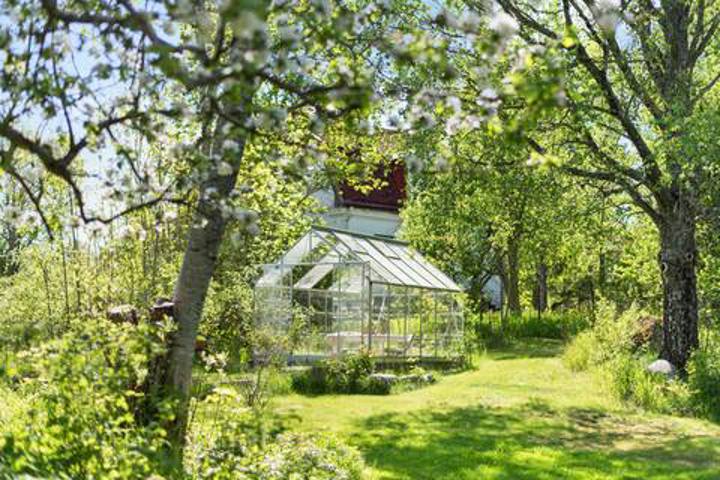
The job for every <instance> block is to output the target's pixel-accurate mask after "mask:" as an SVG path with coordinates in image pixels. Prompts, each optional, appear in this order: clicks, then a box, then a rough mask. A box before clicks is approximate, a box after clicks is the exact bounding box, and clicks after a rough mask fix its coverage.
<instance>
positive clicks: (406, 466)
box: [276, 341, 720, 480]
mask: <svg viewBox="0 0 720 480" xmlns="http://www.w3.org/2000/svg"><path fill="white" fill-rule="evenodd" d="M560 350H561V345H560V344H559V343H554V342H551V341H533V342H530V343H528V344H524V345H519V346H515V347H514V348H508V349H505V350H503V351H494V352H490V353H488V354H487V355H485V356H483V357H482V358H481V359H479V360H478V362H477V368H476V369H474V370H472V371H467V372H464V373H460V374H456V375H449V376H446V377H444V378H442V379H441V380H440V381H439V382H438V383H437V384H436V385H433V386H431V387H427V388H424V389H421V390H416V391H412V392H406V393H402V394H398V395H392V396H386V397H377V396H359V395H339V396H320V397H303V396H299V395H288V396H284V397H280V398H278V399H277V401H276V407H277V409H278V410H279V411H281V412H283V413H288V414H294V415H293V416H294V417H295V418H298V420H297V422H298V423H297V425H296V427H295V428H297V429H301V430H309V431H329V432H333V433H335V434H337V435H338V436H340V437H342V438H344V439H345V440H346V441H347V442H349V443H351V444H352V445H354V446H355V447H357V448H358V449H359V450H360V451H361V452H362V454H363V456H364V457H365V459H366V461H367V463H368V465H369V466H370V476H371V477H372V478H375V479H673V480H676V479H718V478H720V427H719V426H717V425H714V424H711V423H708V422H704V421H700V420H695V419H686V418H676V417H668V416H660V415H650V414H645V413H642V412H637V411H633V410H630V409H628V408H626V407H623V406H621V405H617V404H616V403H615V402H613V401H612V399H610V398H609V395H608V394H607V393H606V392H605V391H604V389H603V386H602V384H601V383H602V382H600V381H599V380H598V378H597V377H596V376H593V375H592V374H577V373H572V372H570V371H569V370H567V369H566V368H565V367H564V366H563V365H562V363H561V361H560V359H559V356H558V355H559V353H560Z"/></svg>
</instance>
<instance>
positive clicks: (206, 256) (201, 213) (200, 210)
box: [161, 125, 245, 447]
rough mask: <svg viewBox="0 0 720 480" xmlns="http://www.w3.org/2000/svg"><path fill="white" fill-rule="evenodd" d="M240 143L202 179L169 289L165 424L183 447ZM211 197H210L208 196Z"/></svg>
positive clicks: (215, 147) (216, 145) (219, 141)
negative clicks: (226, 166)
mask: <svg viewBox="0 0 720 480" xmlns="http://www.w3.org/2000/svg"><path fill="white" fill-rule="evenodd" d="M221 130H222V125H219V126H217V127H216V129H215V131H216V133H215V139H214V140H213V143H214V145H213V150H218V149H219V148H220V145H222V138H221V137H222V135H220V134H219V133H218V132H219V131H221ZM237 142H238V149H237V153H236V155H237V156H236V158H235V160H236V161H235V162H234V163H235V165H233V173H232V174H231V175H227V176H221V175H219V174H217V173H216V172H212V173H211V175H210V178H209V179H208V180H207V181H206V182H205V183H204V184H203V185H202V187H201V190H200V198H199V200H198V205H197V210H196V213H195V217H194V219H193V224H192V225H191V226H190V231H189V233H188V243H187V247H186V250H185V255H184V257H183V263H182V267H181V269H180V274H179V276H178V279H177V282H176V284H175V292H174V295H173V303H174V311H173V314H174V318H175V321H176V323H177V331H176V332H175V334H174V335H173V338H172V341H171V344H170V349H169V352H168V355H167V361H166V363H165V367H164V368H165V369H166V370H165V371H164V372H163V374H162V380H161V381H162V383H163V384H164V388H163V393H164V396H168V395H169V396H171V397H174V398H175V399H176V400H177V401H178V402H179V405H178V406H177V408H176V418H175V419H174V420H173V422H172V424H170V425H169V432H168V434H169V438H170V441H171V442H172V443H173V444H174V445H177V446H179V447H182V446H183V444H184V441H185V431H186V428H187V422H188V403H189V397H190V388H191V386H192V363H193V355H194V353H195V340H196V337H197V331H198V325H199V323H200V319H201V316H202V311H203V306H204V304H205V297H206V295H207V292H208V288H209V286H210V280H211V278H212V275H213V273H214V271H215V266H216V263H217V257H218V252H219V250H220V244H221V242H222V238H223V234H224V232H225V226H226V220H225V218H224V216H223V213H222V210H221V208H220V205H219V202H218V200H224V199H227V198H228V197H229V195H230V193H231V192H232V190H233V189H234V188H235V183H236V181H237V171H238V165H239V163H240V159H241V158H242V154H243V149H244V146H245V141H244V139H238V140H237ZM210 196H211V197H212V198H209V197H210Z"/></svg>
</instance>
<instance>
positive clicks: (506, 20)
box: [490, 12, 520, 38]
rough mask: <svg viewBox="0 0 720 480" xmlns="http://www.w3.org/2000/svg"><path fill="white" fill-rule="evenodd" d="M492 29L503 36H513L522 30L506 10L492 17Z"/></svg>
mask: <svg viewBox="0 0 720 480" xmlns="http://www.w3.org/2000/svg"><path fill="white" fill-rule="evenodd" d="M490 30H492V31H494V32H495V33H497V34H498V35H500V36H501V37H503V38H507V37H511V36H513V35H515V34H516V33H517V31H518V30H520V26H519V25H518V23H517V20H515V19H514V18H513V17H511V16H510V15H508V14H507V13H505V12H498V13H497V14H495V16H493V17H492V18H491V19H490Z"/></svg>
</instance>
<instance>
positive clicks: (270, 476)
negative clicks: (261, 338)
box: [185, 387, 364, 480]
mask: <svg viewBox="0 0 720 480" xmlns="http://www.w3.org/2000/svg"><path fill="white" fill-rule="evenodd" d="M196 407H197V410H196V417H195V418H196V420H195V421H194V422H193V423H192V425H191V428H190V431H189V433H188V445H187V447H186V450H185V471H186V473H187V474H188V475H189V476H190V477H191V478H197V479H213V480H242V479H247V480H256V479H264V480H285V479H293V478H297V479H318V480H320V479H348V480H355V479H359V478H360V477H361V472H362V470H363V468H364V465H363V462H362V458H361V457H360V456H359V454H358V453H357V451H355V450H354V449H352V448H350V447H348V446H346V445H344V444H342V443H340V442H338V441H337V440H335V439H334V438H333V437H328V436H324V435H299V434H292V433H288V431H287V424H286V422H287V421H292V420H297V419H295V418H294V417H285V416H283V415H275V414H272V412H267V411H266V412H264V413H263V414H262V415H261V416H258V411H257V410H253V409H251V408H249V407H247V406H244V405H243V401H242V395H240V394H239V393H238V392H237V391H235V390H234V389H232V388H226V387H219V388H216V389H215V391H214V392H213V393H212V394H210V395H209V396H208V397H207V398H206V399H204V400H202V401H200V402H199V403H198V404H196Z"/></svg>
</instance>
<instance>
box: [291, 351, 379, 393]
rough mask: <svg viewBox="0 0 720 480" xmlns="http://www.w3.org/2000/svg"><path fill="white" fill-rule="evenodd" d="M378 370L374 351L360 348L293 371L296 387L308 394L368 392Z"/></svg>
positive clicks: (294, 385)
mask: <svg viewBox="0 0 720 480" xmlns="http://www.w3.org/2000/svg"><path fill="white" fill-rule="evenodd" d="M373 371H374V365H373V361H372V358H371V357H370V354H369V353H367V352H360V353H357V354H352V355H346V356H344V357H342V358H340V359H334V358H331V359H327V360H323V361H322V362H320V364H318V365H314V366H312V367H311V368H309V369H305V370H301V371H299V372H295V373H293V376H292V388H293V390H294V391H296V392H300V393H308V394H315V395H319V394H323V393H365V392H364V390H365V389H366V388H367V387H368V386H369V383H368V378H369V376H370V375H371V374H372V373H373Z"/></svg>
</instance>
